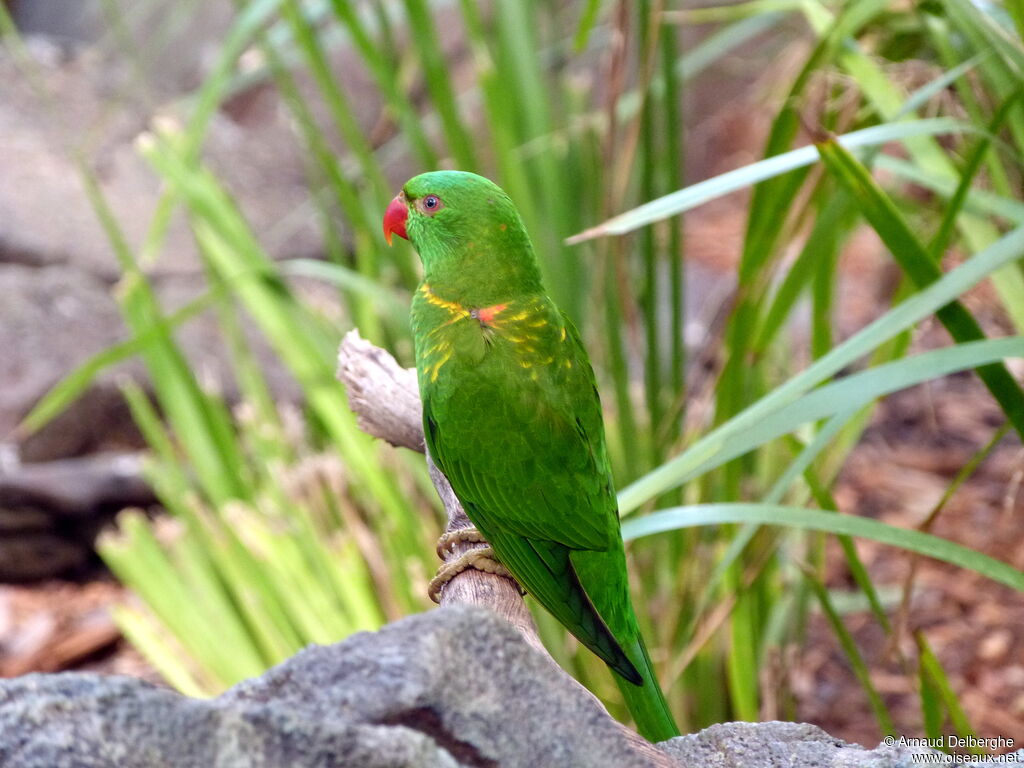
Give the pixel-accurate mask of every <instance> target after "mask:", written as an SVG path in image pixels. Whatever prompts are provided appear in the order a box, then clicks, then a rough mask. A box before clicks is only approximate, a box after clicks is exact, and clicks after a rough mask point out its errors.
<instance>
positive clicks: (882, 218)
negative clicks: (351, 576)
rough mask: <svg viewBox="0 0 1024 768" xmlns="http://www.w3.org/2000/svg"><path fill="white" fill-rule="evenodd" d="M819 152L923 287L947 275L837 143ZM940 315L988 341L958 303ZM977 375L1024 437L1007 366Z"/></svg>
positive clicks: (961, 336)
mask: <svg viewBox="0 0 1024 768" xmlns="http://www.w3.org/2000/svg"><path fill="white" fill-rule="evenodd" d="M818 149H819V151H820V152H821V157H822V160H823V161H824V162H825V165H826V166H827V167H828V169H829V170H830V171H831V172H832V173H833V174H834V175H835V176H836V177H837V178H838V179H839V180H840V181H841V182H842V183H843V184H844V185H845V186H846V187H847V189H849V190H850V192H851V193H852V194H853V195H854V197H855V198H856V200H857V202H858V204H859V206H860V209H861V212H862V213H863V214H864V216H865V218H867V220H868V221H869V222H870V223H871V226H872V227H873V228H874V230H875V232H877V233H878V236H879V237H880V238H881V239H882V242H884V243H885V245H886V246H887V247H888V249H889V252H890V253H891V254H892V255H893V257H894V258H895V259H896V261H897V263H898V264H899V265H900V267H902V269H903V271H904V272H906V274H907V275H908V276H909V277H910V279H911V280H913V281H914V283H915V284H916V285H917V286H918V287H919V288H923V287H925V286H927V285H930V284H931V283H933V282H935V281H936V280H938V279H939V278H940V277H941V276H942V269H941V268H940V266H939V264H938V263H937V262H936V261H935V260H934V259H933V258H932V256H931V254H930V253H929V251H928V249H927V248H926V247H925V246H924V245H923V244H922V243H921V241H920V240H918V239H917V237H916V236H915V235H914V233H913V231H912V230H911V228H910V226H909V225H908V224H907V222H906V221H905V220H904V218H903V217H902V216H901V215H900V213H899V211H898V210H897V209H896V206H895V204H894V203H893V202H892V201H891V200H890V199H889V197H888V195H886V194H885V192H883V191H882V189H881V187H879V186H878V184H877V183H876V182H875V180H874V179H873V178H872V177H871V174H870V173H869V172H868V170H867V169H866V168H865V167H864V166H863V165H861V164H860V163H859V162H857V160H856V158H854V157H853V155H851V154H850V153H849V152H847V151H846V150H845V149H843V148H842V147H841V146H840V145H839V144H838V143H836V142H835V141H828V142H824V143H821V144H819V145H818ZM936 315H937V316H938V318H939V320H940V321H941V322H942V324H943V325H944V326H945V327H946V330H948V331H949V333H950V335H951V336H952V337H953V338H954V339H956V340H957V341H959V342H964V341H974V340H976V339H983V338H985V333H984V332H983V331H982V329H981V326H980V325H979V324H978V322H977V321H976V320H975V319H974V317H973V315H971V314H970V312H968V311H967V309H966V308H964V306H963V305H962V304H961V303H959V302H951V303H950V304H947V305H946V306H944V307H941V308H940V309H938V310H937V311H936ZM977 373H978V376H979V377H980V378H981V380H982V381H983V382H984V383H985V386H986V387H987V388H988V390H989V392H991V393H992V396H993V397H994V398H995V399H996V401H997V402H998V403H999V405H1000V407H1001V408H1002V409H1003V412H1004V413H1005V414H1006V418H1007V419H1008V420H1009V421H1010V422H1011V423H1012V424H1013V426H1014V428H1015V429H1016V430H1017V433H1018V434H1019V435H1020V436H1021V437H1022V438H1024V390H1022V389H1021V387H1020V385H1019V384H1017V382H1016V380H1015V379H1014V378H1013V377H1012V376H1011V375H1010V372H1009V371H1008V370H1006V367H1005V366H1004V365H1001V364H998V363H995V364H992V365H986V366H984V367H980V368H978V370H977Z"/></svg>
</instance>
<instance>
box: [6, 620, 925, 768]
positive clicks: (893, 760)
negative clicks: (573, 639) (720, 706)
mask: <svg viewBox="0 0 1024 768" xmlns="http://www.w3.org/2000/svg"><path fill="white" fill-rule="evenodd" d="M658 747H659V749H660V750H661V753H662V754H663V755H664V757H665V762H664V763H663V764H664V765H675V766H680V768H682V767H684V766H685V767H687V768H689V767H690V766H693V767H694V768H697V767H698V766H699V768H718V767H719V766H721V768H725V767H726V766H730V768H732V767H739V768H776V767H778V768H782V766H792V765H822V766H846V767H849V768H854V767H858V768H859V767H861V766H863V767H864V768H868V767H870V768H883V766H884V767H890V766H892V767H895V766H908V768H909V766H910V765H912V756H911V752H910V751H909V750H906V749H901V748H890V747H880V748H879V749H876V750H870V751H869V750H865V749H862V748H861V747H857V746H853V745H847V744H844V743H843V742H841V741H839V740H837V739H833V738H831V737H829V736H828V734H826V733H824V732H823V731H821V730H820V729H818V728H815V727H814V726H809V725H802V724H796V723H761V724H758V723H730V724H724V725H719V726H714V727H713V728H709V729H707V730H705V731H703V732H701V733H698V734H693V735H690V736H683V737H680V738H676V739H672V740H671V741H667V742H663V743H662V744H660V745H658ZM72 764H73V765H75V766H80V767H81V768H108V767H109V768H114V766H116V767H117V768H156V767H157V766H166V765H174V766H178V767H179V768H192V767H193V766H194V767H195V768H199V767H200V766H203V767H205V766H210V765H218V766H240V767H241V766H246V767H247V768H264V767H265V768H271V767H273V768H277V767H278V766H283V765H287V766H292V767H293V768H304V767H305V766H310V767H312V766H318V767H323V768H328V767H330V766H352V767H353V768H355V767H356V766H358V767H359V768H375V767H377V766H379V767H380V768H385V766H386V767H387V768H403V766H404V767H407V768H418V767H419V766H423V767H424V768H426V767H427V766H430V767H431V768H459V767H460V766H464V767H466V768H497V767H498V766H501V768H517V767H518V766H522V767H523V768H537V767H538V766H559V767H560V768H561V767H564V768H572V767H573V766H579V767H580V768H584V767H585V768H604V767H607V768H631V767H632V766H637V768H639V767H640V766H647V765H650V764H651V761H650V760H649V759H647V758H642V757H640V756H639V755H638V754H637V753H636V752H635V751H634V750H633V749H632V748H631V747H630V745H629V742H628V741H627V739H626V738H625V736H624V734H623V731H622V730H621V729H620V728H618V727H617V726H616V725H615V723H614V722H613V721H612V720H611V719H610V718H609V717H608V716H607V715H606V714H605V713H604V712H603V711H602V710H601V708H600V707H599V706H598V705H597V703H596V701H595V700H594V699H593V698H592V697H590V696H589V695H588V694H586V693H585V692H584V691H583V690H582V689H581V688H580V687H579V686H577V685H576V684H574V683H573V682H572V681H571V680H569V678H568V677H566V676H565V675H563V674H552V669H551V662H550V660H549V659H548V658H546V657H544V656H542V655H541V654H540V653H538V652H537V651H535V650H534V649H532V648H530V647H529V646H528V645H527V644H526V643H525V641H523V640H522V638H521V637H520V635H519V634H518V632H516V631H515V630H514V629H513V628H512V627H511V626H510V625H509V624H507V623H505V622H504V621H503V620H501V619H499V618H498V617H496V616H495V615H493V614H491V613H490V612H488V611H486V610H483V609H480V608H470V607H466V606H451V607H446V608H440V609H437V610H434V611H431V612H429V613H425V614H420V615H416V616H411V617H409V618H406V619H403V620H401V621H398V622H395V623H394V624H391V625H389V626H387V627H385V628H384V629H382V630H381V631H379V632H376V633H360V634H357V635H354V636H353V637H350V638H349V639H348V640H346V641H344V642H342V643H339V644H337V645H333V646H326V647H312V648H309V649H307V650H305V651H302V652H300V653H299V654H297V655H296V656H294V657H293V658H291V659H289V660H288V661H286V662H284V663H283V664H281V665H279V666H278V667H275V668H274V669H271V670H270V671H268V672H267V673H265V674H264V675H263V676H262V677H259V678H255V679H253V680H249V681H246V682H244V683H242V684H240V685H238V686H236V687H235V688H232V689H231V690H229V691H228V692H226V693H224V694H223V695H221V696H220V697H218V698H216V699H213V700H196V699H189V698H185V697H183V696H180V695H178V694H176V693H173V692H172V691H169V690H167V689H163V688H159V687H155V686H153V685H151V684H148V683H145V682H142V681H140V680H133V679H130V678H123V677H109V676H99V675H88V674H76V673H66V674H59V675H51V676H46V675H29V676H26V677H22V678H15V679H13V680H8V681H3V682H0V766H8V765H10V766H15V765H16V766H18V767H19V768H52V766H56V765H72Z"/></svg>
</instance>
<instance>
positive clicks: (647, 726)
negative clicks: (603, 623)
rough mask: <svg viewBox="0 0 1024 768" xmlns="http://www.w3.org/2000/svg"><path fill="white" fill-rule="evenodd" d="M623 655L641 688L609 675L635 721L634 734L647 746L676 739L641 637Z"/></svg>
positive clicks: (666, 705)
mask: <svg viewBox="0 0 1024 768" xmlns="http://www.w3.org/2000/svg"><path fill="white" fill-rule="evenodd" d="M624 650H625V651H626V655H627V656H628V657H629V659H630V661H632V662H633V665H634V666H635V667H636V668H637V669H638V670H639V671H640V674H641V675H643V678H644V684H643V685H633V683H631V682H629V681H628V680H625V679H623V678H622V677H620V676H619V675H615V674H613V675H612V677H614V678H615V682H616V684H617V685H618V686H619V690H620V691H622V698H623V699H625V700H626V707H627V708H628V709H629V713H630V714H631V715H632V716H633V720H635V721H636V727H637V730H638V731H640V735H641V736H643V737H644V738H645V739H647V740H648V741H651V742H658V741H665V739H671V738H672V737H673V736H678V735H679V726H678V725H676V721H675V720H674V719H673V718H672V713H671V712H670V711H669V708H668V702H667V701H665V694H663V693H662V692H661V686H659V685H658V678H656V677H655V676H654V668H653V667H652V665H651V657H650V656H648V655H647V646H645V645H644V640H643V638H642V637H639V636H638V637H637V639H636V641H635V642H634V643H633V644H632V645H630V646H626V647H625V648H624Z"/></svg>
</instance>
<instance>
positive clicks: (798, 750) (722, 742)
mask: <svg viewBox="0 0 1024 768" xmlns="http://www.w3.org/2000/svg"><path fill="white" fill-rule="evenodd" d="M658 746H659V747H660V748H661V750H662V751H663V752H665V753H666V754H668V755H671V756H672V757H674V758H676V759H677V760H678V761H679V764H680V765H681V766H684V765H685V766H701V768H792V767H793V766H831V768H911V766H917V765H921V764H922V763H923V762H924V761H923V760H921V759H917V760H916V761H915V759H914V755H915V754H923V753H930V752H931V751H930V750H927V749H919V748H909V747H899V746H894V747H887V746H885V745H879V746H878V747H877V748H875V749H865V748H864V747H861V746H858V745H856V744H847V743H846V742H844V741H842V740H841V739H837V738H834V737H832V736H829V735H828V734H827V733H825V731H823V730H821V728H819V727H818V726H816V725H810V724H808V723H781V722H769V723H722V724H720V725H713V726H711V727H710V728H705V729H704V730H703V731H701V732H700V733H695V734H690V735H688V736H680V737H678V738H675V739H671V740H669V741H665V742H662V743H661V744H659V745H658Z"/></svg>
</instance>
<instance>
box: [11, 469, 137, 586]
mask: <svg viewBox="0 0 1024 768" xmlns="http://www.w3.org/2000/svg"><path fill="white" fill-rule="evenodd" d="M153 504H155V499H154V498H153V492H152V490H151V489H150V488H149V485H148V484H147V483H146V481H145V480H144V478H143V476H142V461H141V459H140V457H139V456H137V455H135V454H98V455H95V456H90V457H87V458H83V459H65V460H62V461H51V462H45V463H39V464H21V463H18V462H14V461H12V462H0V581H30V580H36V579H42V578H47V577H53V576H76V575H81V574H82V573H83V572H84V571H85V569H86V568H87V566H89V565H91V564H93V562H94V560H95V558H94V556H93V542H94V540H95V538H96V534H97V533H99V530H100V528H101V527H102V526H103V525H104V524H105V523H107V522H109V521H110V520H112V519H113V517H114V515H115V514H116V513H117V512H119V511H120V510H121V509H122V508H124V507H125V506H137V507H149V506H151V505H153Z"/></svg>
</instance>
